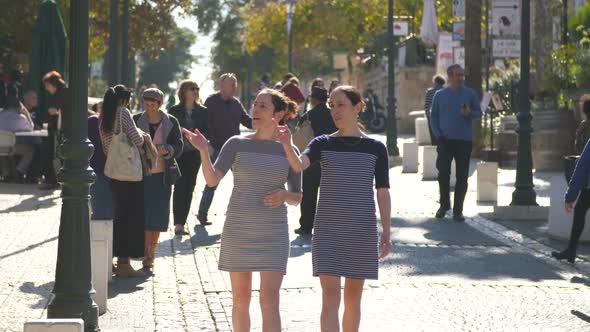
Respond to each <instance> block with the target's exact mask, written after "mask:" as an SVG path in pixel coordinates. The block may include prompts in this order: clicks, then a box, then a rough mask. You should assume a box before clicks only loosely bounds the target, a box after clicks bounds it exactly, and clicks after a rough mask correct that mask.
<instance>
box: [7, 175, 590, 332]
mask: <svg viewBox="0 0 590 332" xmlns="http://www.w3.org/2000/svg"><path fill="white" fill-rule="evenodd" d="M472 169H473V167H472ZM390 176H391V186H392V190H391V193H392V207H393V222H392V238H393V244H394V245H393V249H392V252H391V254H390V255H389V256H388V257H387V258H386V259H384V260H383V261H382V262H381V266H380V271H379V280H378V281H368V282H367V283H366V284H365V288H366V289H365V292H364V294H363V313H362V321H361V329H360V330H361V331H590V259H589V257H588V252H589V251H590V250H589V249H588V245H587V244H586V245H583V246H582V247H581V249H580V251H581V253H582V256H583V257H584V260H583V261H581V260H578V262H577V263H576V265H574V266H572V265H569V264H566V263H559V262H556V261H554V260H552V259H551V258H550V257H549V256H548V255H549V252H550V250H552V249H561V248H562V247H563V246H564V245H565V243H564V242H563V241H559V242H551V243H549V244H551V245H553V248H552V247H550V246H549V245H548V242H546V241H541V240H537V239H536V238H535V237H534V236H533V235H530V234H534V233H527V234H528V235H525V233H526V232H524V231H523V232H521V231H518V229H522V228H526V226H519V227H509V226H510V225H509V223H497V222H494V221H490V220H488V219H486V218H484V217H482V216H481V215H479V213H482V212H486V211H488V210H489V209H490V207H489V206H488V207H486V206H477V205H475V176H473V175H472V176H471V178H470V180H469V181H470V189H469V193H468V195H467V199H466V208H465V212H466V216H467V217H468V219H467V221H466V222H465V223H455V222H453V221H451V220H450V219H445V220H436V219H434V218H433V217H432V216H433V214H434V212H435V211H436V209H437V203H436V200H437V196H438V185H437V183H436V182H435V181H421V177H420V175H419V174H402V172H401V166H397V167H393V168H392V169H391V171H390ZM513 179H514V171H513V170H512V171H511V170H501V172H500V174H499V180H500V181H499V182H500V184H501V188H500V189H499V196H500V204H502V203H503V202H504V204H507V202H509V196H510V194H511V192H512V189H511V187H510V186H511V184H510V181H513ZM546 179H547V177H546V175H543V174H537V175H536V177H535V183H536V184H537V189H538V194H539V199H538V202H539V203H540V204H541V205H547V204H548V195H549V194H548V188H547V186H548V185H547V183H546ZM203 186H204V179H203V178H202V176H201V174H199V179H198V184H197V189H196V194H195V197H194V201H193V204H192V212H191V217H190V220H189V231H190V233H191V235H190V237H189V236H185V237H182V238H179V237H174V236H173V228H172V227H170V229H169V231H168V232H167V233H163V234H162V236H161V238H160V243H159V246H158V249H157V258H156V261H155V274H154V275H153V276H150V277H145V278H135V279H120V278H114V279H113V281H112V283H110V286H109V287H110V289H109V300H108V311H107V313H106V314H104V315H102V316H100V319H99V323H100V328H101V330H102V331H231V309H232V302H231V292H230V283H229V275H228V274H226V273H223V272H220V271H219V270H218V269H217V260H218V257H219V243H220V234H221V231H222V226H223V220H224V212H225V209H226V206H227V202H228V200H229V195H230V193H231V189H232V178H231V173H228V176H226V178H225V179H224V180H223V181H222V183H221V185H220V186H219V188H218V190H217V192H216V196H215V199H214V202H213V207H212V209H211V212H210V220H211V221H212V222H213V225H212V226H207V227H206V228H204V227H203V226H200V225H196V222H197V220H196V217H195V215H194V214H195V213H196V209H197V207H198V203H199V200H200V197H201V190H202V188H203ZM60 206H61V199H60V198H59V192H56V193H54V194H49V195H48V194H46V193H44V192H41V191H38V190H37V189H36V188H35V187H32V186H25V185H8V184H1V185H0V226H1V229H2V231H0V262H1V263H0V267H1V268H0V331H22V327H23V323H24V322H25V321H26V320H28V319H38V318H44V317H45V316H46V307H47V304H48V302H49V299H50V294H51V290H52V287H53V278H54V270H55V257H56V252H57V234H58V228H59V214H60ZM486 209H487V210H486ZM298 216H299V211H298V208H289V223H290V229H291V231H290V232H291V257H290V260H289V263H288V272H287V275H286V276H285V279H284V282H283V287H282V290H281V317H282V320H283V329H284V331H306V332H307V331H308V332H311V331H319V315H320V310H321V289H320V287H319V280H318V279H317V278H314V277H312V275H311V274H312V269H311V238H310V237H307V236H295V234H293V231H292V230H294V229H295V228H297V227H298ZM522 223H527V222H522ZM507 225H508V226H507ZM342 246H346V243H342ZM133 264H134V265H135V266H136V267H139V266H140V265H141V262H140V261H135V262H133ZM258 283H259V279H258V278H257V277H255V278H254V292H253V298H252V303H251V315H252V330H253V331H261V323H262V322H261V315H260V309H259V307H258V296H259V294H258V291H257V290H258ZM340 310H341V311H342V310H343V308H342V307H341V308H340Z"/></svg>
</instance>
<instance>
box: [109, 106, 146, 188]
mask: <svg viewBox="0 0 590 332" xmlns="http://www.w3.org/2000/svg"><path fill="white" fill-rule="evenodd" d="M118 112H119V121H118V122H119V132H118V133H117V128H116V127H117V126H116V123H115V128H114V129H113V138H112V139H111V146H110V147H109V151H108V154H107V162H106V164H105V166H104V174H105V175H106V176H107V177H109V178H111V179H115V180H119V181H130V182H139V181H141V180H142V179H143V169H142V167H141V158H140V156H139V150H138V149H137V147H136V146H135V145H133V144H132V143H131V142H130V141H129V138H128V137H127V134H125V133H124V132H123V112H125V109H119V110H118Z"/></svg>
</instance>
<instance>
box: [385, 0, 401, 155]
mask: <svg viewBox="0 0 590 332" xmlns="http://www.w3.org/2000/svg"><path fill="white" fill-rule="evenodd" d="M387 41H388V44H389V48H388V52H387V53H388V59H387V60H388V65H387V79H388V85H387V151H388V153H389V155H390V156H393V157H397V156H399V149H398V147H397V119H396V118H395V116H396V115H395V108H396V105H395V104H396V99H395V38H394V36H393V0H389V11H388V15H387Z"/></svg>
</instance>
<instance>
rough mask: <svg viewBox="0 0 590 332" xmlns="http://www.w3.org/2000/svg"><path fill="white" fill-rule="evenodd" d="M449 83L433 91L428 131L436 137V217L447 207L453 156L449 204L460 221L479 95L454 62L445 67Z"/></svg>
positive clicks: (461, 219)
mask: <svg viewBox="0 0 590 332" xmlns="http://www.w3.org/2000/svg"><path fill="white" fill-rule="evenodd" d="M447 75H448V77H449V86H448V87H446V88H444V89H441V90H439V91H438V92H437V93H436V94H435V95H434V100H433V101H432V109H431V112H430V124H431V126H432V133H433V135H434V136H435V138H436V140H437V149H436V151H437V153H438V157H437V159H436V168H437V169H438V186H439V191H440V200H439V203H440V208H439V209H438V211H437V212H436V218H439V219H440V218H444V216H445V214H446V212H447V211H448V210H450V208H451V199H450V193H449V191H450V186H449V180H450V174H451V163H452V161H453V159H455V165H456V170H457V172H456V174H457V182H456V185H455V198H454V204H453V220H455V221H464V220H465V218H464V217H463V201H464V200H465V194H466V193H467V178H468V175H469V159H470V157H471V148H472V141H473V130H472V122H473V120H475V119H480V118H481V107H480V105H479V98H478V97H477V95H476V94H475V91H473V90H472V89H471V88H468V87H466V86H464V85H463V81H464V79H465V72H464V71H463V68H461V66H459V65H457V64H454V65H452V66H450V67H449V68H448V69H447Z"/></svg>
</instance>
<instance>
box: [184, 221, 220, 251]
mask: <svg viewBox="0 0 590 332" xmlns="http://www.w3.org/2000/svg"><path fill="white" fill-rule="evenodd" d="M194 230H195V235H193V236H192V237H191V239H190V241H191V243H192V245H193V248H196V247H208V246H212V245H214V244H217V243H218V242H219V241H220V240H221V234H216V235H209V232H208V231H207V228H205V226H203V225H196V226H195V228H194Z"/></svg>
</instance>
